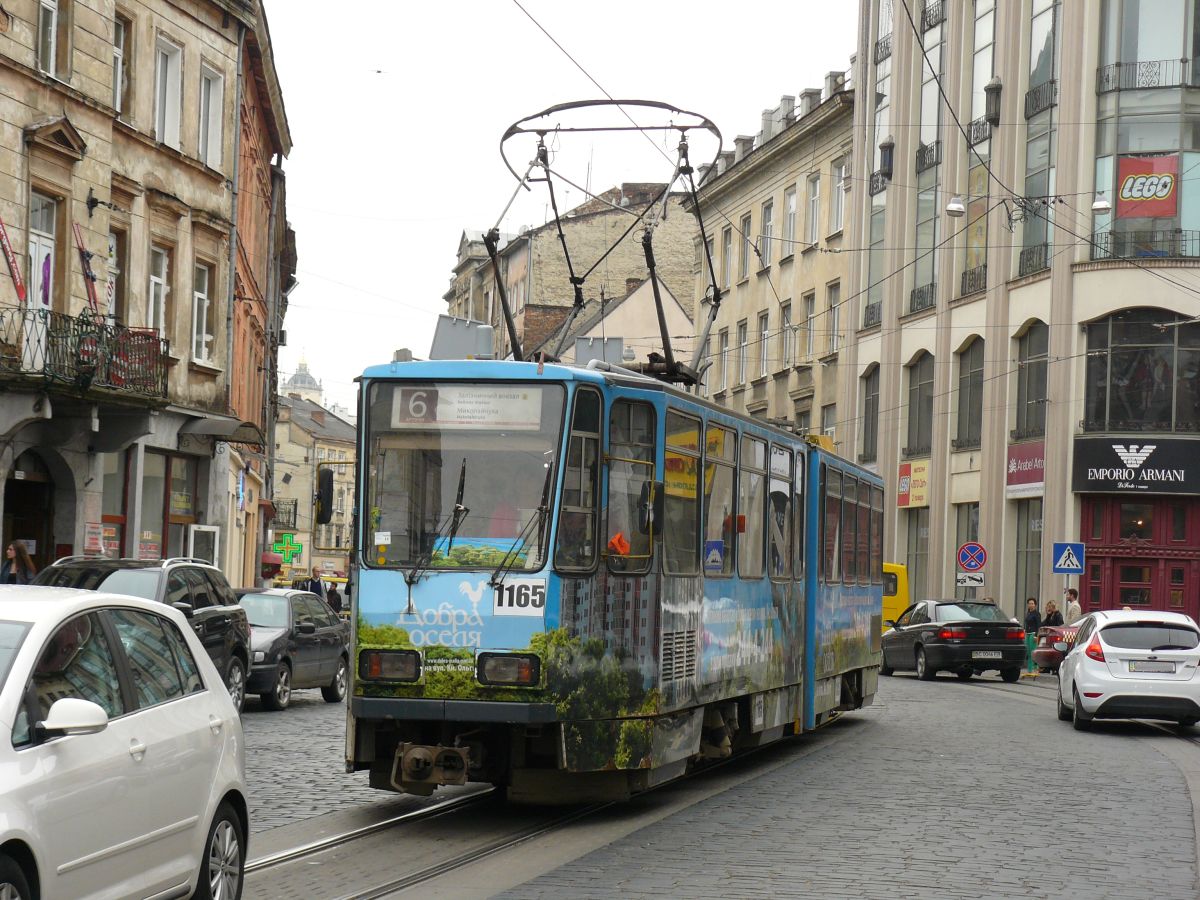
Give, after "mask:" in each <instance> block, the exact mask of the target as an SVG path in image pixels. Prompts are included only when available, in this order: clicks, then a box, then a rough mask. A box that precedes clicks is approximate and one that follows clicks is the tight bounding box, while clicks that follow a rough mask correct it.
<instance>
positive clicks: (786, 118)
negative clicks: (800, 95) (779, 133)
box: [779, 94, 796, 128]
mask: <svg viewBox="0 0 1200 900" xmlns="http://www.w3.org/2000/svg"><path fill="white" fill-rule="evenodd" d="M795 117H796V98H795V97H793V96H792V95H791V94H784V95H783V96H782V97H780V98H779V122H780V127H781V128H787V127H788V126H789V125H791V124H792V119H794V118H795Z"/></svg>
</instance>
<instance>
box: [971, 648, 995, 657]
mask: <svg viewBox="0 0 1200 900" xmlns="http://www.w3.org/2000/svg"><path fill="white" fill-rule="evenodd" d="M1000 656H1001V654H1000V651H999V650H972V651H971V659H999V658H1000Z"/></svg>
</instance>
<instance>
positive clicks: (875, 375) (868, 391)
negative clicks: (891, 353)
mask: <svg viewBox="0 0 1200 900" xmlns="http://www.w3.org/2000/svg"><path fill="white" fill-rule="evenodd" d="M862 384H863V387H862V390H863V432H862V433H863V441H862V453H860V454H859V456H858V461H859V462H863V463H871V462H875V460H876V459H877V458H878V456H879V363H875V364H874V365H873V366H871V369H870V371H869V372H867V374H866V375H864V376H863V377H862Z"/></svg>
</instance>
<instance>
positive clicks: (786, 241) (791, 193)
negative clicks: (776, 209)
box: [780, 187, 796, 256]
mask: <svg viewBox="0 0 1200 900" xmlns="http://www.w3.org/2000/svg"><path fill="white" fill-rule="evenodd" d="M795 243H796V189H795V188H794V187H790V188H788V189H787V190H786V191H784V194H783V249H782V250H781V251H780V255H782V256H791V255H792V254H793V253H794V252H795V251H796V247H795Z"/></svg>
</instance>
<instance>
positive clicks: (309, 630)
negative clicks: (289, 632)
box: [296, 622, 317, 634]
mask: <svg viewBox="0 0 1200 900" xmlns="http://www.w3.org/2000/svg"><path fill="white" fill-rule="evenodd" d="M296 630H297V631H298V632H300V634H316V633H317V626H316V625H314V624H313V623H312V622H301V623H300V624H299V625H297V626H296Z"/></svg>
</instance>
